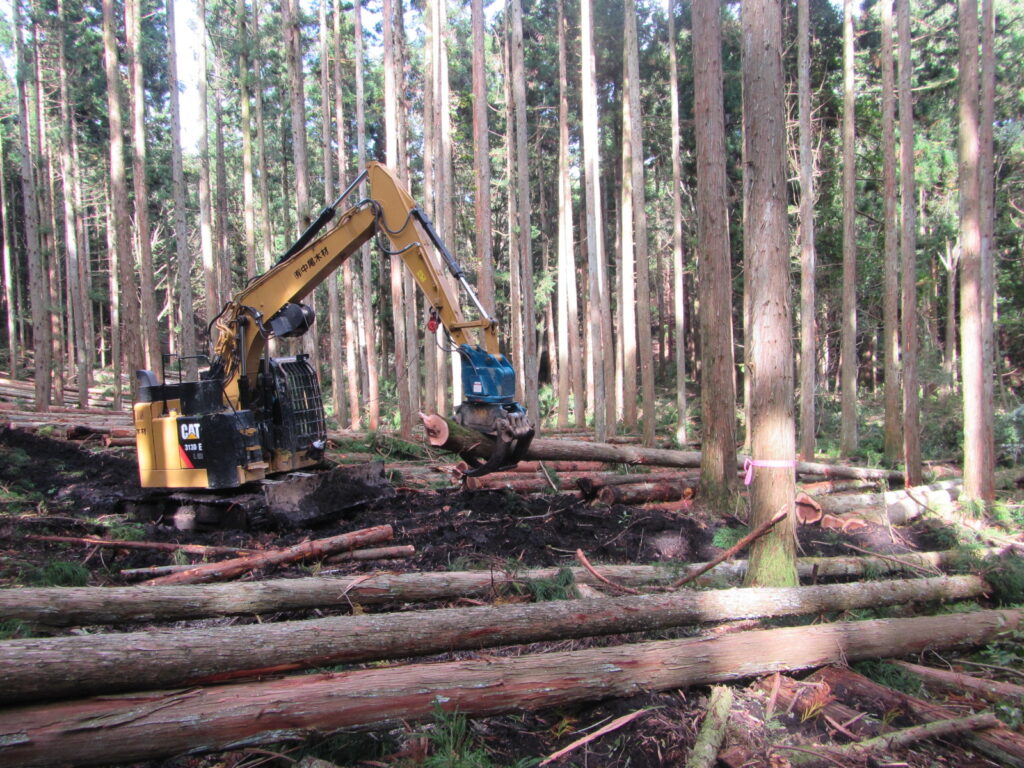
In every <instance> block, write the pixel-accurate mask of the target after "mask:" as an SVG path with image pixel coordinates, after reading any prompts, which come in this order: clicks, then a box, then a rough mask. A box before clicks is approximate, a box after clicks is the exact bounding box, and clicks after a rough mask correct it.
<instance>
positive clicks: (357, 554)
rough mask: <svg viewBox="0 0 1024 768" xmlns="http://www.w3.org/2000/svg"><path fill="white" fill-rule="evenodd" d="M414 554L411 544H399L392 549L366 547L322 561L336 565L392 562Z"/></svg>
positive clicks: (414, 550) (340, 553)
mask: <svg viewBox="0 0 1024 768" xmlns="http://www.w3.org/2000/svg"><path fill="white" fill-rule="evenodd" d="M415 554H416V547H414V546H413V545H412V544H399V545H397V546H394V547H368V548H366V549H353V550H351V551H350V552H339V553H338V554H336V555H331V556H330V557H328V558H326V559H325V560H324V563H325V564H328V565H337V564H338V563H349V562H353V561H355V562H365V561H367V560H394V559H398V558H403V557H412V556H413V555H415Z"/></svg>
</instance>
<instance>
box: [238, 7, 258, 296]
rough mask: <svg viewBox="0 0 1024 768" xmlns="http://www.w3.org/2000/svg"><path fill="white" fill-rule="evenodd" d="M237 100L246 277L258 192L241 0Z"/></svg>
mask: <svg viewBox="0 0 1024 768" xmlns="http://www.w3.org/2000/svg"><path fill="white" fill-rule="evenodd" d="M235 13H236V14H237V15H238V99H239V102H238V104H239V111H240V115H239V117H240V120H241V124H240V126H239V129H240V130H241V132H242V221H243V225H242V226H243V227H244V229H245V232H244V236H245V244H244V245H245V276H246V279H248V278H251V277H253V276H254V275H255V274H256V272H257V269H256V199H255V198H256V195H255V191H254V189H253V178H252V117H251V115H250V114H249V109H250V101H249V28H248V21H249V11H248V9H247V8H246V6H245V0H238V6H237V7H236V10H235Z"/></svg>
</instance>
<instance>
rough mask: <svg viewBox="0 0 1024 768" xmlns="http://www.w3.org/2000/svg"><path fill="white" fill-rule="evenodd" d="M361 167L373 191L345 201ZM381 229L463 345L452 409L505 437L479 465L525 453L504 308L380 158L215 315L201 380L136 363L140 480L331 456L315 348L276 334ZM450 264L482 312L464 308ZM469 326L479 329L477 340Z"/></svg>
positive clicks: (240, 480)
mask: <svg viewBox="0 0 1024 768" xmlns="http://www.w3.org/2000/svg"><path fill="white" fill-rule="evenodd" d="M364 180H367V181H369V186H370V192H371V196H370V197H369V198H367V199H364V200H361V201H359V202H357V203H355V204H354V205H352V206H351V207H349V208H347V209H345V210H343V211H342V212H341V213H340V214H338V209H339V207H340V206H341V204H342V203H343V202H344V201H345V199H346V198H348V197H349V195H351V194H352V192H353V191H354V190H355V189H356V188H357V187H358V186H359V185H360V184H361V183H362V182H363V181H364ZM329 225H330V226H329ZM381 236H384V237H386V238H387V240H388V241H390V248H389V247H387V246H386V245H385V244H384V242H383V241H382V239H381ZM373 237H377V238H378V243H379V245H380V247H381V248H382V250H384V252H385V253H386V254H387V255H389V256H391V257H393V258H394V257H399V258H401V259H402V260H403V261H404V262H405V264H406V266H407V267H408V268H409V269H410V270H411V272H412V275H413V277H414V278H415V280H416V282H417V284H418V285H419V287H420V289H421V290H422V291H423V293H424V294H425V295H426V298H427V301H428V302H429V304H430V315H429V317H430V320H429V322H428V325H427V327H428V330H429V331H431V332H434V331H436V330H437V329H438V328H439V326H443V328H444V330H445V332H446V334H447V336H448V338H449V339H450V341H451V343H452V344H453V345H454V346H453V348H454V349H455V350H457V351H458V353H459V355H460V357H461V359H462V381H463V402H462V404H461V405H459V406H458V407H457V408H456V412H455V420H456V421H457V422H458V423H460V424H462V425H463V426H466V427H468V428H471V429H475V430H477V431H479V432H481V433H483V434H486V435H488V436H490V437H494V438H496V440H495V445H496V446H497V447H496V449H495V451H494V453H493V454H492V455H491V456H490V458H489V459H488V460H487V461H486V462H476V464H475V466H474V468H473V469H471V470H470V474H477V475H482V474H487V473H489V472H493V471H495V470H497V469H500V468H502V467H505V466H508V465H511V464H514V463H515V462H517V461H518V460H519V457H521V456H522V455H524V454H525V452H526V449H527V447H528V446H529V443H530V440H531V439H532V437H533V432H534V430H533V427H532V425H531V424H530V422H529V419H528V418H527V415H526V411H525V409H524V408H523V407H522V406H521V405H520V404H519V403H517V402H516V401H515V371H514V370H513V368H512V366H511V364H510V363H509V361H508V359H507V358H506V357H505V356H504V355H503V354H502V353H501V351H500V347H499V344H498V336H497V328H496V323H495V320H494V319H493V318H492V317H491V316H490V315H489V314H488V312H487V311H486V310H485V308H484V307H483V305H482V304H481V302H480V300H479V299H478V298H477V296H476V293H475V292H474V291H473V288H472V286H471V285H470V284H469V282H468V281H467V279H466V276H465V273H464V272H463V271H462V269H461V268H460V267H459V265H458V263H457V262H456V261H455V259H454V258H453V257H452V255H451V253H450V252H449V251H448V249H447V248H446V247H445V246H444V244H443V243H442V242H441V240H440V238H439V237H438V235H437V233H436V232H435V230H434V227H433V225H432V224H431V222H430V219H429V218H428V217H427V215H426V214H425V213H424V212H423V211H422V210H421V209H420V208H419V206H417V205H416V203H415V201H414V200H413V199H412V198H411V197H410V195H409V194H408V192H407V191H406V190H405V189H404V187H403V186H402V184H401V183H400V182H399V181H398V179H397V178H396V177H395V175H394V174H393V173H392V172H391V171H390V170H388V169H387V168H386V167H385V166H383V165H381V164H379V163H370V164H368V166H367V168H366V170H365V171H363V172H362V173H361V174H360V175H359V176H358V177H357V178H356V179H355V180H354V181H353V182H352V183H351V184H350V185H349V186H348V188H347V189H346V190H345V191H344V192H342V194H341V195H339V197H338V199H337V200H335V201H334V203H332V204H331V205H329V206H327V207H326V208H324V210H323V211H322V212H321V213H320V215H319V216H318V217H317V219H316V221H314V222H313V223H312V224H311V225H310V226H309V227H308V228H307V229H306V231H305V232H304V233H303V234H302V235H301V236H300V237H299V239H298V240H297V241H296V242H295V244H294V245H292V247H291V248H289V250H288V252H287V253H285V254H284V255H283V256H282V257H281V258H280V259H279V260H278V262H277V263H276V264H275V266H274V267H273V268H271V269H270V270H268V271H267V272H265V273H264V274H262V275H260V276H258V277H256V278H255V279H253V280H252V281H251V282H250V284H249V285H248V286H247V287H246V288H244V289H243V290H242V291H240V292H239V293H238V294H237V295H236V296H235V297H234V298H233V299H232V301H230V302H228V303H227V304H226V305H225V307H224V308H223V310H222V311H221V313H220V314H219V315H218V316H217V317H216V318H215V320H214V321H213V323H212V326H213V327H214V328H215V329H216V331H217V338H216V342H215V345H214V349H213V355H212V357H211V358H210V364H209V368H208V369H207V370H205V371H202V372H200V374H199V378H198V380H196V381H175V382H167V381H166V378H167V377H166V375H163V378H164V381H163V382H159V381H158V380H157V378H156V376H155V375H154V374H153V372H151V371H146V370H140V371H137V372H136V376H137V378H138V384H139V395H138V399H137V401H136V402H135V403H134V406H133V411H134V418H135V431H136V442H137V447H138V458H139V479H140V482H141V484H142V487H144V488H204V489H221V488H235V487H238V486H241V485H244V484H245V483H249V482H254V481H259V480H262V479H264V478H265V477H267V476H269V475H272V474H277V473H282V472H290V471H293V470H299V469H303V468H307V467H312V466H315V465H317V464H319V463H321V461H322V459H323V454H324V449H325V446H326V441H327V433H326V425H325V419H324V408H323V399H322V397H321V393H320V384H319V381H318V378H317V374H316V371H315V370H314V369H313V366H312V365H310V363H309V361H308V360H307V359H306V356H305V355H298V356H295V357H271V356H270V355H269V354H268V351H267V341H268V340H269V339H272V338H294V337H297V336H301V335H302V334H303V333H305V332H306V331H308V330H309V329H310V327H311V326H312V324H313V319H314V318H313V312H312V310H311V309H310V308H309V307H307V306H306V305H304V304H302V303H301V302H302V299H303V298H305V297H306V296H308V295H309V294H310V293H311V292H312V291H313V290H314V289H315V288H316V287H317V286H318V285H320V283H322V282H323V281H324V280H326V279H327V278H328V277H329V276H330V275H331V274H332V273H333V272H334V271H335V270H336V269H338V268H339V267H340V266H341V264H342V263H343V262H344V261H345V259H347V258H349V257H350V256H351V255H352V254H354V253H355V252H356V251H358V250H359V248H360V247H361V246H362V245H363V244H364V243H366V242H367V241H369V240H370V239H371V238H373ZM444 269H447V270H448V271H449V272H450V273H451V274H452V275H454V276H455V278H456V280H457V281H458V284H459V285H460V286H461V287H462V289H463V290H465V292H466V294H467V295H468V296H469V298H470V300H471V301H472V303H473V305H474V306H475V308H476V313H477V315H478V319H475V320H467V319H466V318H465V316H464V315H463V312H462V309H461V307H460V304H459V301H458V293H457V292H456V291H453V290H452V288H451V286H450V284H449V282H448V281H447V280H446V279H444V277H443V270H444ZM471 333H476V334H477V335H478V336H479V338H480V343H477V344H473V343H471V341H472V337H471V335H470V334H471ZM179 378H180V377H179Z"/></svg>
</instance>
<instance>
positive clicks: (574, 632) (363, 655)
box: [0, 576, 985, 703]
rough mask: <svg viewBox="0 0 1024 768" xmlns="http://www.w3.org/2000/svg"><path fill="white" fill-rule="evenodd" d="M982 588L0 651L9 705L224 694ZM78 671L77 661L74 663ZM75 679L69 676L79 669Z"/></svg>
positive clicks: (721, 597)
mask: <svg viewBox="0 0 1024 768" xmlns="http://www.w3.org/2000/svg"><path fill="white" fill-rule="evenodd" d="M984 588H985V585H984V583H983V582H982V581H981V579H980V578H978V577H977V576H950V577H939V578H933V579H920V580H913V579H905V580H899V581H876V582H865V583H854V584H829V585H819V586H813V587H790V588H757V589H727V590H704V591H692V590H682V591H679V592H671V593H667V594H656V595H640V596H628V597H611V598H603V599H593V600H565V601H563V600H558V601H552V602H547V603H535V604H527V605H500V606H484V607H473V608H447V609H438V610H431V611H410V612H402V613H385V614H370V615H356V616H341V617H332V618H326V619H315V620H311V621H290V622H279V623H266V624H256V625H248V626H234V627H216V628H214V629H184V630H174V631H165V632H152V631H147V632H134V633H127V634H109V635H81V636H73V637H58V638H49V639H28V640H9V641H7V642H4V643H0V690H2V691H3V692H4V693H3V699H4V700H5V701H7V702H11V703H13V702H23V701H35V700H39V699H44V698H45V699H60V698H70V697H72V696H85V695H91V694H96V693H111V692H115V691H129V690H149V689H153V688H163V687H168V686H183V685H193V684H199V683H209V682H223V681H225V680H227V679H231V678H237V677H243V676H245V677H250V676H254V675H256V674H268V673H279V672H284V671H292V670H296V669H308V668H310V667H317V666H328V665H332V664H343V663H348V664H351V663H356V662H365V661H374V660H379V659H396V658H405V657H411V656H423V655H428V654H432V653H440V652H444V651H454V650H466V649H473V648H488V647H497V646H501V645H514V644H521V643H531V642H542V641H553V640H564V639H569V638H578V637H591V636H595V635H608V634H623V633H627V632H646V631H652V630H657V629H667V628H670V627H679V626H689V625H694V624H701V623H707V622H717V621H727V620H734V619H750V618H766V617H773V616H792V615H801V614H816V613H823V612H829V611H843V610H851V609H855V608H865V607H868V606H880V605H898V604H903V603H908V602H913V601H925V602H927V601H932V600H961V599H965V598H970V597H976V596H978V595H979V594H981V593H982V591H983V590H984ZM69 660H72V661H70V662H69ZM69 663H70V664H71V665H72V666H73V668H74V674H72V675H69V674H68V664H69Z"/></svg>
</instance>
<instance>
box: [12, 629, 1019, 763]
mask: <svg viewBox="0 0 1024 768" xmlns="http://www.w3.org/2000/svg"><path fill="white" fill-rule="evenodd" d="M1022 618H1024V616H1022V614H1021V612H1020V611H978V612H975V613H971V614H958V615H957V620H956V621H949V617H948V616H937V617H932V616H928V617H924V618H913V619H878V620H874V621H851V622H839V623H834V624H818V625H815V626H808V627H795V628H782V629H769V630H758V631H751V632H739V633H736V634H729V635H722V636H719V637H713V638H708V637H697V638H689V639H685V640H666V641H660V642H651V643H641V644H633V645H624V646H614V647H609V648H595V649H589V650H581V651H567V652H560V653H542V654H536V655H526V656H516V657H506V658H494V657H489V658H487V659H485V660H479V661H478V660H468V661H455V662H447V663H440V664H405V665H399V666H395V667H390V668H383V669H361V670H355V671H351V672H342V673H334V674H319V675H304V676H300V677H289V678H285V679H282V680H274V681H270V682H263V683H249V684H233V685H225V686H216V687H213V688H200V689H188V690H184V691H183V690H176V691H169V692H163V693H161V692H155V693H143V694H137V695H133V696H123V697H106V698H91V699H79V700H75V701H69V702H61V703H56V704H49V705H32V706H25V707H7V708H5V709H3V710H0V743H2V744H3V748H2V749H0V768H4V767H10V768H14V766H18V767H19V768H26V767H29V766H45V765H56V764H60V765H68V764H75V765H99V764H105V765H109V764H111V763H127V762H134V761H142V760H152V759H157V758H160V757H164V756H167V755H173V754H178V753H181V752H185V751H188V752H204V751H217V750H222V749H226V748H229V747H230V748H232V749H237V748H239V747H242V746H251V745H255V744H259V743H267V742H280V741H283V740H292V739H300V738H305V737H308V736H310V735H313V734H318V735H322V734H324V733H328V732H331V731H335V730H339V729H350V728H356V727H359V728H364V727H386V726H397V725H398V724H400V723H403V722H405V721H409V720H416V719H421V718H427V717H430V716H432V714H433V713H434V711H435V708H436V707H437V706H441V707H442V708H443V709H445V710H446V711H456V710H457V711H458V712H460V713H462V714H465V715H469V716H478V715H493V714H498V713H503V712H510V711H521V710H536V709H542V708H545V707H553V706H563V705H566V704H569V703H572V702H577V701H589V700H595V699H604V698H609V697H613V696H627V695H634V694H635V693H636V692H637V691H661V690H669V689H674V688H685V687H687V686H691V685H698V684H708V683H720V682H726V681H729V680H738V679H742V678H745V677H751V676H754V675H760V674H765V673H768V672H774V671H778V670H790V669H806V668H809V667H811V668H812V667H817V666H821V665H823V664H830V663H837V662H839V661H847V660H849V661H856V660H859V659H868V658H878V657H880V656H900V655H906V654H910V653H916V652H918V651H921V650H923V649H924V648H926V647H933V648H941V647H950V646H963V645H977V644H980V643H985V642H988V641H989V640H991V639H992V638H993V637H994V636H996V635H997V634H998V633H1000V632H1002V631H1005V630H1007V629H1013V628H1015V627H1018V626H1020V624H1021V620H1022Z"/></svg>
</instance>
